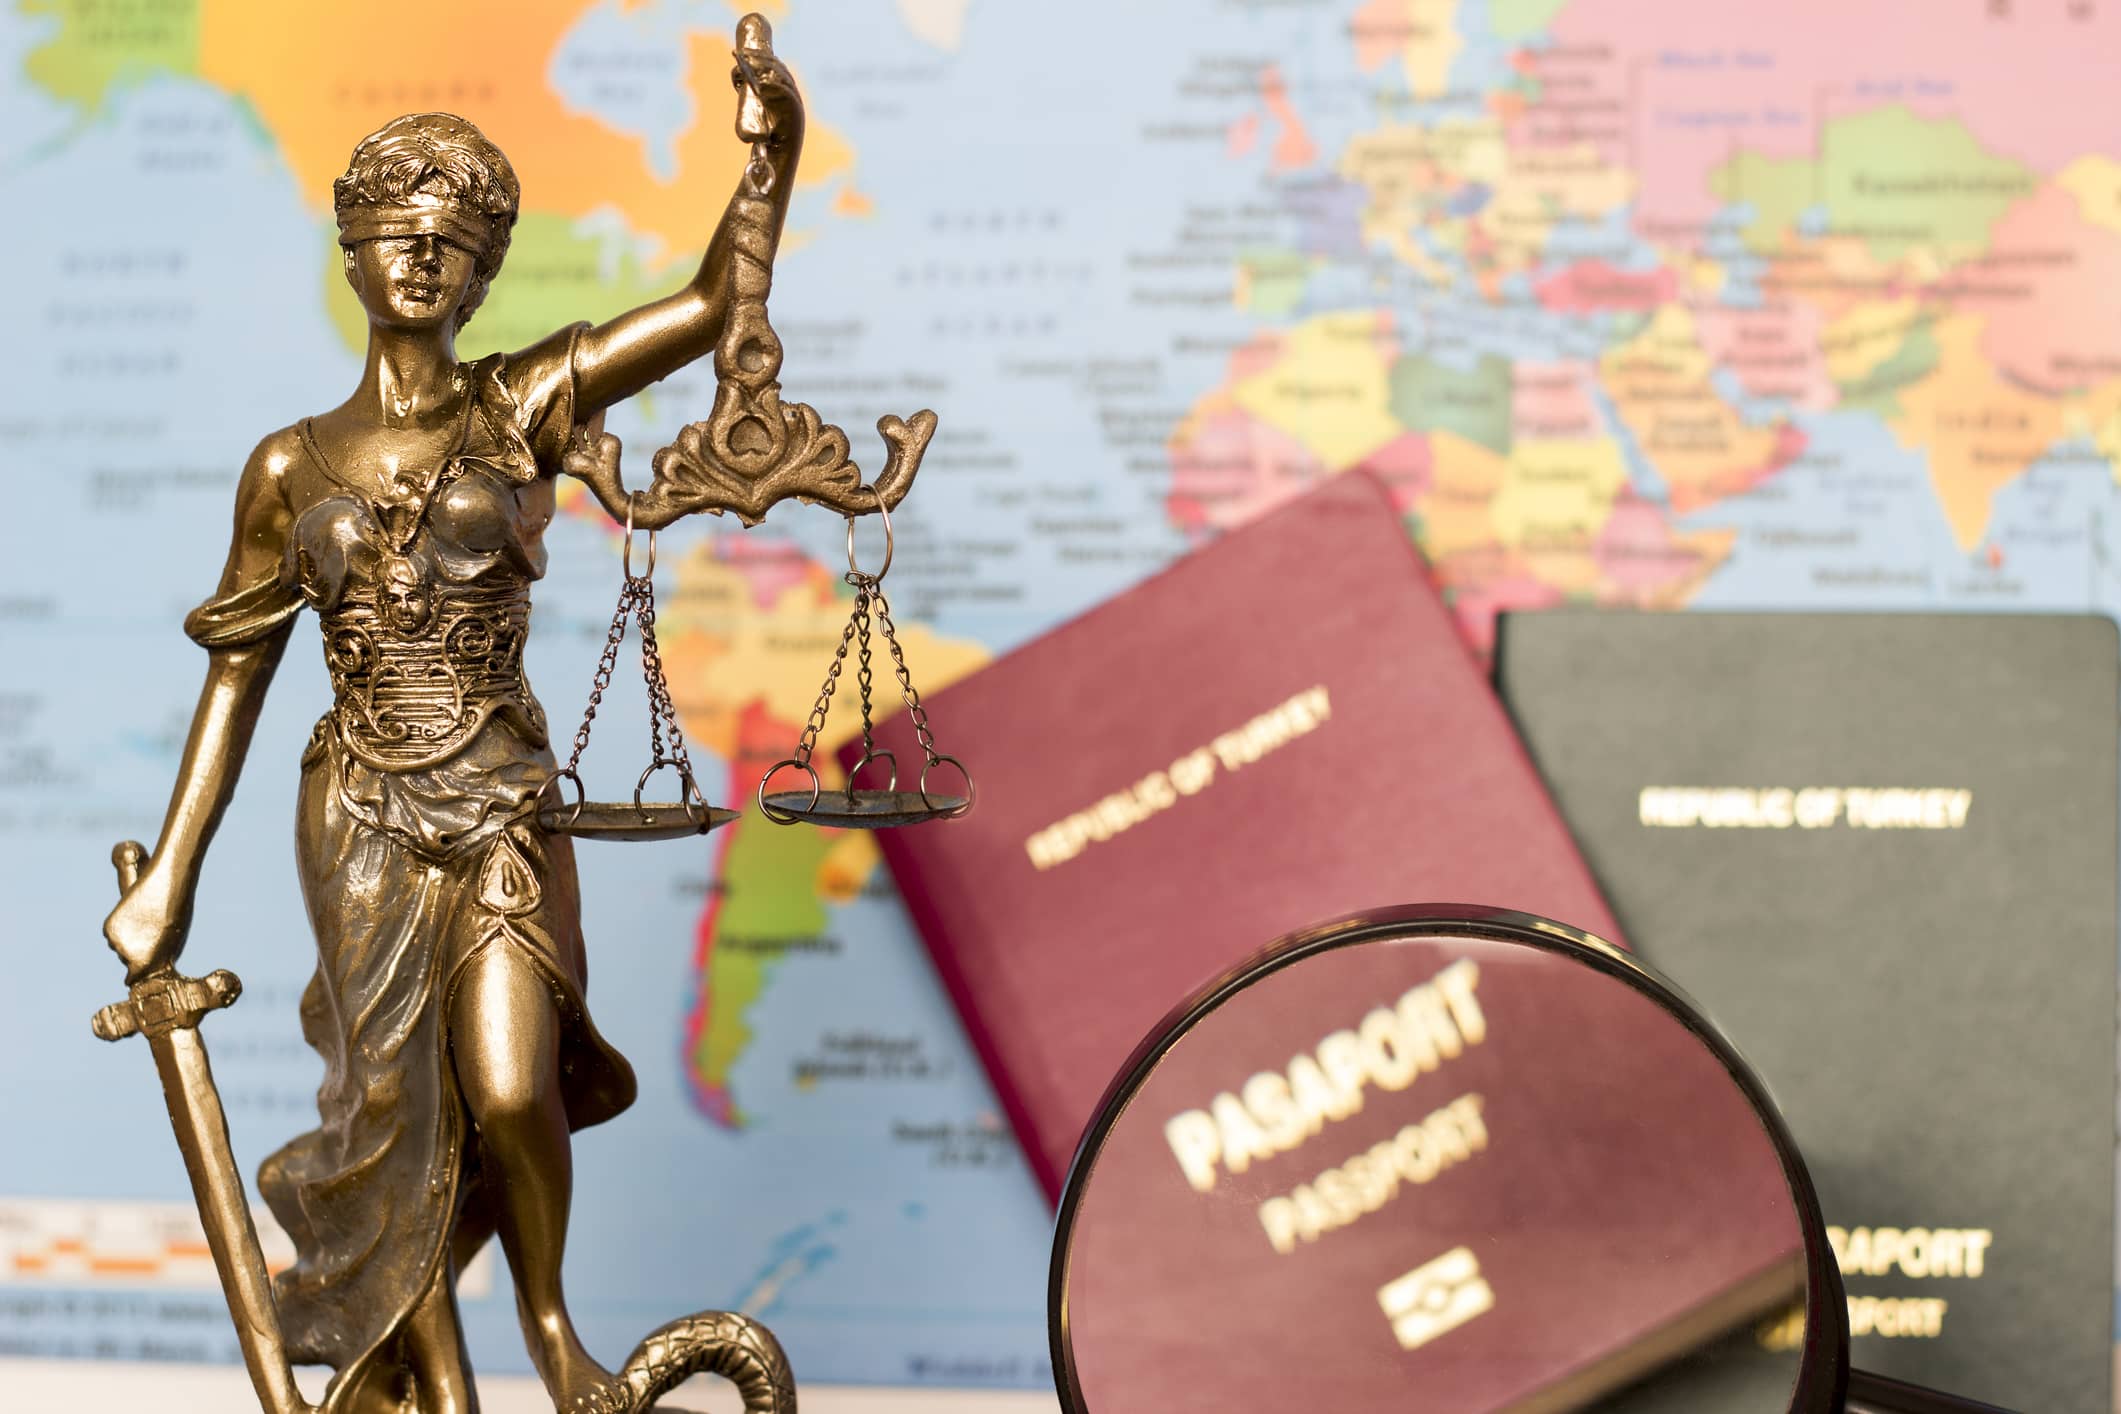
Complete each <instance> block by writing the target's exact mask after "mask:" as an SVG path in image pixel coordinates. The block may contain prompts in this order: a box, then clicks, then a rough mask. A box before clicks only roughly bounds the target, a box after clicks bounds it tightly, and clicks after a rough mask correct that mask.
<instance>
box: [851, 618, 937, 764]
mask: <svg viewBox="0 0 2121 1414" xmlns="http://www.w3.org/2000/svg"><path fill="white" fill-rule="evenodd" d="M876 618H877V623H878V624H879V625H880V626H881V627H882V628H883V630H884V646H885V647H887V648H889V649H890V650H891V662H892V666H893V668H894V669H895V670H896V672H897V673H898V690H899V696H900V697H901V698H902V699H903V700H904V701H905V703H906V713H907V715H908V716H910V717H911V718H912V719H913V732H914V735H915V736H917V737H919V738H920V743H921V753H922V755H924V756H925V757H926V758H927V764H929V765H930V766H933V765H936V764H937V763H938V762H940V761H941V760H942V757H941V756H940V755H938V754H937V752H936V749H935V733H934V732H933V731H931V730H929V728H928V709H927V708H926V707H923V706H922V705H921V694H920V689H919V688H917V687H915V686H914V685H913V674H912V673H911V672H909V671H907V668H906V654H905V652H904V650H902V649H901V648H900V647H899V646H898V630H897V627H896V625H894V624H893V623H892V622H891V601H890V600H888V599H886V598H885V597H884V591H883V588H882V587H881V586H879V587H878V588H877V590H876ZM865 701H866V699H865Z"/></svg>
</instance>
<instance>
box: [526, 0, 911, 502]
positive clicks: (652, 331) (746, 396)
mask: <svg viewBox="0 0 2121 1414" xmlns="http://www.w3.org/2000/svg"><path fill="white" fill-rule="evenodd" d="M733 58H734V60H735V67H734V69H733V70H732V73H731V79H732V82H733V83H734V84H735V86H736V88H737V91H738V95H739V96H738V102H737V121H736V129H737V136H738V137H739V138H741V139H743V140H744V141H746V142H749V143H750V144H751V160H750V161H749V162H748V163H747V164H746V165H745V168H744V175H743V177H742V178H741V179H740V181H739V183H738V187H737V191H736V194H735V196H733V197H732V198H731V199H730V202H729V208H728V211H727V213H726V214H725V215H724V217H723V219H722V224H721V226H720V228H719V229H718V230H717V231H716V232H715V237H714V241H713V243H712V244H711V245H710V246H709V248H708V252H707V258H706V259H705V260H704V261H703V262H702V263H701V266H700V273H699V275H698V276H697V277H696V278H695V279H694V280H693V282H692V284H691V285H689V286H688V287H687V288H686V289H685V290H682V291H680V292H679V293H678V294H676V295H673V296H671V297H670V298H669V299H666V300H660V301H658V302H656V303H655V304H651V305H646V306H643V307H642V308H640V309H637V310H633V311H631V312H629V313H627V314H624V315H621V316H620V317H619V318H617V319H614V320H612V321H611V322H610V323H608V324H605V325H602V326H601V327H598V328H596V329H592V330H589V331H588V332H586V333H585V334H584V335H583V336H582V338H581V340H580V342H579V343H578V344H577V345H576V349H575V356H574V358H575V378H576V388H577V399H578V404H577V405H578V407H579V408H580V410H581V413H582V415H583V416H584V417H585V418H586V417H587V416H589V415H590V414H593V413H594V412H597V411H601V410H602V409H603V408H605V407H608V406H610V405H611V404H612V403H614V402H617V401H619V400H621V399H623V398H627V397H630V396H632V395H633V394H634V393H636V392H638V391H639V390H640V389H641V388H643V387H645V386H647V385H648V384H649V383H651V382H653V381H654V380H656V379H658V378H661V377H663V376H665V375H666V374H669V373H671V372H673V371H674V370H675V369H677V368H678V367H680V366H682V365H683V364H685V363H688V362H690V361H691V360H692V359H694V358H696V357H698V356H699V355H700V354H701V353H703V352H705V344H706V343H707V342H711V344H712V347H713V350H714V372H715V380H716V390H715V399H714V408H713V410H712V411H711V412H709V414H708V415H707V417H706V419H705V420H704V421H700V422H695V423H692V424H691V425H689V426H687V427H686V428H685V429H684V430H683V431H681V432H680V433H679V434H678V437H677V440H676V441H675V442H673V443H672V444H671V445H669V446H667V447H665V448H663V449H662V450H661V451H659V452H657V453H656V454H655V462H654V469H655V478H654V482H653V484H652V485H650V487H649V488H648V489H647V490H645V491H639V492H632V493H629V492H628V491H627V490H626V489H625V486H624V484H623V482H622V480H621V478H620V473H619V445H618V441H617V439H616V438H611V437H603V438H600V439H598V441H597V442H596V443H595V444H594V445H593V446H583V447H580V448H578V449H576V450H575V451H574V452H572V453H570V454H569V456H568V457H567V459H566V469H567V470H568V471H569V472H571V473H572V474H574V475H576V476H579V477H580V478H581V479H582V480H583V481H585V482H587V483H588V485H589V487H590V489H591V490H592V491H593V492H594V493H595V494H596V497H597V500H598V501H600V502H601V503H602V504H603V506H604V509H605V510H606V511H608V512H610V514H611V515H612V516H613V517H614V518H615V519H618V520H621V521H625V522H627V523H628V524H631V525H636V526H639V527H641V528H642V529H647V530H656V529H660V528H661V527H663V526H666V525H669V524H670V523H671V522H672V521H675V520H677V519H678V518H679V517H681V516H686V515H690V514H693V513H694V512H697V511H706V512H709V513H711V514H720V513H722V512H724V511H728V512H731V513H733V514H734V515H736V516H737V517H738V518H739V519H740V520H742V521H743V522H744V524H746V525H756V524H758V522H759V521H760V519H762V518H763V517H764V516H765V514H766V512H767V511H768V510H769V509H770V508H771V507H772V506H774V505H775V504H777V503H778V502H781V501H784V500H787V499H789V498H790V497H794V498H796V499H799V500H803V501H811V502H816V503H818V504H821V505H825V506H829V507H831V508H832V509H834V510H836V511H839V512H841V513H842V514H845V515H850V516H852V515H860V514H863V513H865V512H870V511H874V510H875V509H876V508H877V504H878V502H879V501H881V502H882V503H883V505H884V506H885V508H887V509H889V508H890V507H893V506H896V505H897V504H898V503H899V501H900V500H902V499H903V498H904V497H905V494H906V491H907V490H908V488H910V487H911V486H912V484H913V475H914V472H915V471H916V470H917V469H918V468H919V466H920V460H921V455H922V453H923V452H924V451H926V450H927V446H928V439H929V438H930V437H931V436H933V435H934V433H935V414H934V413H932V412H928V411H925V410H924V411H921V412H917V413H915V414H914V415H913V416H912V417H910V418H904V419H901V418H898V417H885V418H882V419H880V420H879V421H878V423H877V431H878V432H880V433H882V434H883V438H884V441H885V443H886V445H887V446H888V448H889V451H888V453H887V455H886V457H885V462H884V468H883V470H882V471H881V472H880V473H879V474H878V476H877V478H876V481H875V483H874V484H873V485H867V486H865V485H864V484H863V482H862V476H861V471H860V469H859V468H858V467H856V466H855V464H854V463H853V462H852V461H850V460H849V458H848V445H847V434H846V433H844V432H842V431H841V430H840V429H839V428H837V427H835V426H833V425H832V424H830V423H828V422H826V421H825V420H824V419H823V418H821V417H820V416H819V415H818V413H817V411H816V410H815V409H814V408H811V407H809V406H808V405H806V404H803V403H793V402H783V401H782V400H781V385H780V371H781V341H780V338H779V336H778V335H776V334H775V333H774V332H773V326H772V324H771V323H769V322H768V320H767V317H766V297H767V295H768V294H769V293H770V292H771V290H772V288H773V257H774V253H775V251H776V250H777V249H778V248H779V246H780V238H781V227H782V225H783V223H784V222H785V221H786V219H787V214H788V199H789V196H790V193H791V192H792V190H793V188H794V185H795V181H794V178H795V168H796V164H797V162H798V160H799V159H800V156H801V151H802V142H803V121H804V120H803V107H802V100H801V98H800V96H799V95H798V94H797V92H796V88H795V84H794V81H793V80H792V79H791V78H790V77H789V75H788V72H787V70H786V69H785V68H784V67H783V66H782V65H781V62H780V60H779V59H777V58H775V57H774V53H773V33H772V30H771V29H770V28H769V27H768V25H767V23H766V21H765V20H764V19H763V18H761V17H759V16H757V15H749V16H746V17H745V18H744V20H743V21H742V22H741V23H740V24H739V25H738V26H737V45H736V49H735V51H734V54H733Z"/></svg>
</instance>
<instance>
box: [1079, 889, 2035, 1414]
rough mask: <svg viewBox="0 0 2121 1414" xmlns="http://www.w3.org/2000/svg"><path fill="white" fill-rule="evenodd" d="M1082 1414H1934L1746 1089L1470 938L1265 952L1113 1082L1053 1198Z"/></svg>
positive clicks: (1369, 924) (1182, 1013) (1610, 956)
mask: <svg viewBox="0 0 2121 1414" xmlns="http://www.w3.org/2000/svg"><path fill="white" fill-rule="evenodd" d="M1049 1297H1050V1306H1049V1313H1050V1321H1051V1338H1052V1346H1053V1364H1054V1377H1055V1381H1056V1383H1057V1385H1058V1387H1059V1391H1060V1396H1061V1402H1062V1404H1063V1406H1064V1407H1065V1408H1066V1409H1067V1410H1068V1411H1069V1414H1174V1411H1182V1410H1218V1411H1220V1410H1227V1409H1237V1408H1257V1407H1263V1406H1266V1405H1269V1404H1273V1405H1283V1404H1286V1405H1290V1406H1293V1407H1299V1408H1310V1409H1330V1410H1350V1411H1353V1410H1371V1409H1378V1410H1382V1409H1394V1410H1424V1411H1426V1410H1436V1411H1452V1414H1457V1411H1468V1412H1469V1414H1490V1411H1492V1412H1493V1414H1502V1412H1503V1411H1507V1414H1550V1411H1565V1410H1576V1409H1600V1410H1617V1411H1627V1414H1665V1411H1674V1414H1676V1411H1682V1410H1684V1411H1694V1412H1698V1411H1701V1410H1732V1411H1755V1410H1757V1411H1760V1414H1780V1411H1783V1410H1789V1411H1792V1414H1841V1411H1854V1412H1855V1414H1946V1412H1947V1411H1980V1410H1988V1409H1992V1408H1994V1406H1991V1405H1987V1404H1980V1403H1976V1402H1973V1401H1970V1400H1966V1399H1962V1398H1959V1397H1957V1396H1951V1395H1945V1394H1940V1393H1937V1392H1934V1391H1930V1390H1924V1389H1918V1388H1916V1387H1914V1386H1911V1385H1906V1384H1902V1383H1900V1382H1898V1381H1893V1380H1887V1379H1884V1378H1881V1377H1878V1376H1873V1375H1869V1374H1866V1373H1864V1372H1861V1371H1855V1370H1852V1369H1851V1368H1850V1365H1849V1331H1848V1311H1847V1299H1846V1296H1845V1294H1844V1292H1843V1289H1842V1284H1841V1277H1840V1272H1839V1269H1838V1267H1837V1266H1836V1263H1835V1259H1834V1253H1833V1249H1832V1247H1831V1246H1830V1244H1829V1243H1828V1241H1827V1235H1826V1225H1825V1222H1824V1220H1823V1218H1822V1217H1821V1215H1820V1209H1819V1200H1818V1195H1817V1193H1816V1192H1815V1190H1814V1189H1813V1186H1812V1182H1811V1179H1810V1177H1809V1176H1808V1175H1807V1173H1806V1171H1805V1167H1804V1162H1803V1159H1802V1157H1801V1156H1800V1155H1799V1153H1798V1151H1797V1147H1796V1144H1795V1142H1794V1141H1793V1140H1792V1139H1791V1137H1790V1132H1789V1129H1788V1127H1787V1126H1786V1125H1785V1124H1784V1122H1783V1120H1782V1117H1781V1115H1780V1114H1779V1113H1778V1111H1777V1110H1776V1107H1775V1104H1774V1101H1773V1100H1772V1098H1771V1097H1770V1095H1769V1092H1768V1090H1767V1087H1766V1086H1765V1085H1764V1084H1763V1083H1762V1081H1761V1079H1760V1077H1758V1076H1757V1075H1755V1074H1754V1073H1753V1071H1752V1070H1751V1069H1750V1068H1748V1067H1747V1065H1746V1063H1745V1062H1744V1060H1743V1059H1742V1058H1741V1057H1740V1056H1739V1054H1738V1052H1737V1050H1736V1049H1735V1048H1734V1047H1733V1046H1732V1045H1731V1043H1730V1042H1729V1041H1728V1040H1727V1039H1726V1038H1725V1037H1724V1036H1723V1035H1722V1033H1720V1032H1719V1031H1718V1030H1717V1029H1716V1027H1715V1026H1714V1024H1713V1023H1711V1022H1710V1021H1709V1020H1708V1019H1707V1018H1706V1017H1705V1016H1704V1015H1703V1014H1702V1013H1701V1011H1700V1010H1699V1009H1698V1008H1697V1007H1696V1006H1695V1005H1694V1004H1693V1003H1692V1002H1690V1001H1689V1000H1688V999H1687V997H1686V996H1685V994H1684V993H1683V992H1681V991H1680V990H1679V989H1678V988H1677V987H1676V986H1674V985H1673V984H1672V983H1671V982H1669V981H1668V980H1666V979H1665V978H1663V977H1661V976H1660V975H1658V974H1657V973H1656V972H1655V971H1654V970H1652V969H1651V968H1649V967H1647V966H1645V965H1644V964H1643V963H1641V962H1640V961H1638V960H1637V959H1635V958H1634V957H1632V956H1630V955H1629V954H1627V953H1625V952H1622V951H1621V950H1619V949H1618V948H1615V947H1613V946H1611V945H1610V944H1607V943H1605V942H1602V941H1600V940H1599V939H1596V938H1593V937H1591V936H1590V935H1588V934H1585V933H1582V932H1580V931H1577V930H1576V929H1573V928H1568V927H1565V926H1563V925H1561V924H1557V923H1553V922H1549V921H1548V920H1545V919H1541V918H1534V917H1531V916H1528V915H1525V914H1517V913H1507V912H1501V911H1495V910H1484V909H1474V908H1466V907H1463V906H1456V905H1451V906H1443V907H1430V906H1424V907H1410V908H1399V909H1392V910H1385V911H1379V912H1373V913H1368V914H1363V915H1360V916H1357V917H1354V918H1349V919H1344V920H1341V921H1339V922H1336V923H1332V924H1328V925H1325V926H1322V927H1319V928H1315V929H1311V930H1308V931H1306V932H1303V933H1299V934H1295V935H1293V936H1291V937H1288V938H1285V939H1283V940H1282V941H1280V942H1279V943H1276V944H1275V945H1274V946H1272V947H1270V948H1269V949H1267V950H1266V951H1265V952H1263V953H1261V954H1259V955H1258V956H1256V957H1255V958H1253V959H1252V960H1251V961H1250V962H1248V963H1246V964H1244V965H1243V966H1241V967H1239V968H1237V969H1236V970H1234V971H1232V972H1230V973H1228V974H1227V975H1225V976H1223V977H1221V978H1219V979H1217V980H1216V981H1214V982H1212V983H1210V984H1209V985H1207V986H1206V987H1204V988H1203V989H1202V990H1200V991H1199V992H1198V993H1196V994H1195V995H1194V996H1193V997H1191V998H1189V999H1188V1000H1187V1001H1186V1002H1185V1003H1183V1004H1182V1005H1181V1006H1180V1007H1179V1008H1178V1009H1177V1010H1175V1011H1174V1012H1172V1013H1171V1015H1170V1016H1169V1017H1167V1018H1166V1019H1165V1020H1164V1022H1163V1023H1162V1024H1161V1025H1159V1026H1158V1027H1157V1029H1156V1030H1155V1031H1154V1032H1152V1033H1151V1034H1150V1036H1149V1037H1148V1038H1147V1039H1146V1040H1144V1041H1143V1042H1142V1044H1141V1045H1140V1047H1138V1048H1137V1049H1136V1051H1135V1053H1134V1055H1133V1056H1132V1057H1130V1058H1129V1060H1128V1061H1127V1063H1126V1065H1125V1066H1124V1067H1123V1068H1122V1069H1121V1071H1120V1073H1119V1075H1118V1077H1117V1078H1116V1079H1115V1080H1114V1082H1113V1084H1112V1086H1111V1088H1110V1089H1109V1090H1108V1091H1107V1093H1106V1095H1105V1097H1104V1100H1103V1101H1102V1102H1101V1103H1100V1105H1099V1107H1098V1110H1097V1113H1096V1115H1095V1117H1094V1119H1093V1120H1092V1122H1091V1124H1090V1127H1089V1129H1088V1130H1087V1131H1086V1133H1085V1135H1084V1138H1083V1142H1082V1145H1081V1148H1080V1149H1079V1150H1078V1152H1077V1155H1076V1159H1075V1163H1074V1166H1073V1169H1072V1171H1071V1172H1070V1174H1069V1178H1068V1183H1067V1187H1066V1189H1065V1191H1064V1193H1063V1195H1062V1199H1061V1206H1060V1215H1059V1226H1058V1230H1057V1233H1056V1235H1055V1241H1054V1251H1053V1265H1052V1271H1051V1277H1050V1292H1049Z"/></svg>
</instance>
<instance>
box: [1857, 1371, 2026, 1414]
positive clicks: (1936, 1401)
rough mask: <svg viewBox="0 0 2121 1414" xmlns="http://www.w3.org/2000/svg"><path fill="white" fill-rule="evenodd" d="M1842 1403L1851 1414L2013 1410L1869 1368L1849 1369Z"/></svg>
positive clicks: (2003, 1413)
mask: <svg viewBox="0 0 2121 1414" xmlns="http://www.w3.org/2000/svg"><path fill="white" fill-rule="evenodd" d="M1841 1407H1842V1408H1843V1409H1845V1410H1847V1411H1848V1414H2010V1411H2009V1410H2006V1409H2001V1408H1999V1407H1998V1406H1996V1405H1993V1404H1983V1403H1982V1402H1981V1401H1980V1400H1978V1399H1967V1398H1965V1397H1964V1396H1962V1395H1956V1394H1944V1393H1941V1392H1940V1391H1937V1390H1933V1389H1924V1388H1923V1387H1922V1386H1921V1385H1911V1384H1909V1383H1907V1382H1906V1381H1905V1380H1895V1379H1888V1378H1887V1377H1886V1376H1884V1375H1874V1374H1872V1373H1870V1372H1869V1371H1868V1370H1851V1371H1849V1390H1848V1398H1847V1399H1846V1400H1845V1401H1844V1402H1843V1404H1842V1406H1841Z"/></svg>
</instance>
